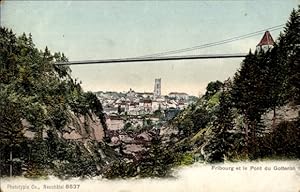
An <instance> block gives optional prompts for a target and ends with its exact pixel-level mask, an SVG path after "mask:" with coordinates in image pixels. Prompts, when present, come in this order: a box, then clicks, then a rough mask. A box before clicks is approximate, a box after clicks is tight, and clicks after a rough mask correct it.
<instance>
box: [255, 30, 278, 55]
mask: <svg viewBox="0 0 300 192" xmlns="http://www.w3.org/2000/svg"><path fill="white" fill-rule="evenodd" d="M274 43H275V42H274V40H273V38H272V36H271V34H270V32H269V31H266V32H265V34H264V36H263V37H262V39H261V40H260V42H259V43H258V45H257V46H256V51H257V52H260V51H261V50H262V51H264V52H267V51H268V50H269V49H272V48H273V46H274Z"/></svg>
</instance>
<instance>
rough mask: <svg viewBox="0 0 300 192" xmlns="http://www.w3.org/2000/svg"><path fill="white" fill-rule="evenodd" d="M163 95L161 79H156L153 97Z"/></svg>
mask: <svg viewBox="0 0 300 192" xmlns="http://www.w3.org/2000/svg"><path fill="white" fill-rule="evenodd" d="M160 96H161V79H160V78H159V79H155V83H154V92H153V97H154V99H156V98H159V97H160Z"/></svg>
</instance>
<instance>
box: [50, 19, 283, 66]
mask: <svg viewBox="0 0 300 192" xmlns="http://www.w3.org/2000/svg"><path fill="white" fill-rule="evenodd" d="M283 26H284V24H281V25H276V26H273V27H269V28H266V29H263V30H259V31H255V32H252V33H248V34H245V35H240V36H236V37H232V38H229V39H225V40H221V41H216V42H212V43H206V44H203V45H198V46H193V47H189V48H183V49H177V50H171V51H165V52H160V53H155V54H150V55H144V56H140V57H132V58H119V59H102V60H83V61H68V62H57V63H55V64H56V65H86V64H107V63H129V62H147V61H168V60H192V59H217V58H241V57H245V56H246V55H247V54H246V53H235V54H210V55H209V54H207V55H183V56H178V55H177V56H166V55H171V54H175V53H183V52H187V51H193V50H198V49H204V48H207V47H213V46H217V45H222V44H226V43H231V42H234V41H239V40H242V39H246V38H249V37H253V36H257V35H261V33H262V32H264V31H266V30H269V31H275V30H279V29H282V28H283Z"/></svg>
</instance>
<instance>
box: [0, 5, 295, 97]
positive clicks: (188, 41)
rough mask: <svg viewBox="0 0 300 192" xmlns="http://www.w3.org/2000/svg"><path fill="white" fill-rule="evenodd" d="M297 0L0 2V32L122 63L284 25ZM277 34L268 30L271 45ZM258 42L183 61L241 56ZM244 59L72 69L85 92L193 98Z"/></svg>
mask: <svg viewBox="0 0 300 192" xmlns="http://www.w3.org/2000/svg"><path fill="white" fill-rule="evenodd" d="M298 4H300V1H299V0H285V1H280V0H273V1H250V0H248V1H243V0H240V1H78V0H77V1H52V2H50V1H16V0H6V1H3V2H2V3H0V6H1V9H0V11H1V18H0V19H1V20H0V21H1V26H4V27H8V28H11V29H12V30H13V31H14V32H15V33H17V34H22V33H23V32H25V33H31V34H32V36H33V40H34V42H35V44H36V46H37V47H38V48H39V49H44V48H45V47H46V46H48V48H49V49H50V51H52V52H58V51H60V52H63V53H65V55H66V56H67V57H68V58H69V60H70V61H74V60H92V59H113V58H126V57H136V56H143V55H149V54H153V53H160V52H165V51H169V50H177V49H181V48H188V47H193V46H198V45H202V44H206V43H211V42H216V41H221V40H224V39H228V38H232V37H236V36H240V35H244V34H248V33H251V32H256V31H260V30H264V29H268V28H271V27H273V26H277V25H280V24H285V23H286V21H287V20H288V18H289V14H290V12H291V11H292V9H293V8H297V6H298ZM279 32H280V30H277V31H271V35H272V36H273V38H274V39H276V38H277V37H278V34H279ZM262 36H263V32H262V34H261V35H258V36H254V37H251V38H247V39H243V40H240V41H235V42H232V43H229V44H224V45H220V46H216V47H210V48H206V49H200V50H196V51H191V52H186V53H183V54H186V55H189V54H222V53H247V52H249V49H252V50H254V49H255V46H256V45H257V44H258V42H259V41H260V39H261V38H262ZM241 62H242V58H236V59H213V60H188V61H183V60H181V61H162V62H158V61H156V62H141V63H118V64H117V63H115V64H104V65H86V66H82V65H78V66H71V69H72V76H73V77H74V78H78V79H79V80H81V81H82V87H83V89H84V90H85V91H128V90H129V89H130V88H132V89H134V90H135V91H139V92H144V91H146V92H152V91H153V88H154V79H155V78H161V79H162V94H168V93H169V92H172V91H178V92H186V93H188V94H191V95H195V96H198V95H199V94H203V93H204V91H205V88H206V86H207V84H208V83H209V82H211V81H215V80H220V81H224V80H226V79H228V78H229V77H233V75H234V74H235V72H236V71H237V70H238V69H239V67H240V63H241Z"/></svg>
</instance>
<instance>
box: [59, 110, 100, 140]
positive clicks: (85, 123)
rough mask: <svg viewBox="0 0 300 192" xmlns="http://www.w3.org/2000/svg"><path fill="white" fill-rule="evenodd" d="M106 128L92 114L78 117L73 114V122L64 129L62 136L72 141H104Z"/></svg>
mask: <svg viewBox="0 0 300 192" xmlns="http://www.w3.org/2000/svg"><path fill="white" fill-rule="evenodd" d="M104 135H105V134H104V128H103V125H102V123H101V121H100V119H99V118H98V117H97V116H96V115H95V114H92V115H91V116H88V115H87V116H83V115H79V116H76V115H74V114H72V117H71V122H70V123H69V124H68V125H67V126H65V127H64V128H63V133H62V136H63V138H65V139H70V140H85V139H92V140H96V141H98V142H99V141H103V138H104Z"/></svg>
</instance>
